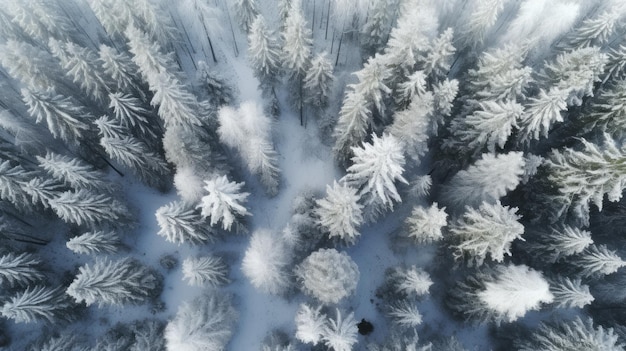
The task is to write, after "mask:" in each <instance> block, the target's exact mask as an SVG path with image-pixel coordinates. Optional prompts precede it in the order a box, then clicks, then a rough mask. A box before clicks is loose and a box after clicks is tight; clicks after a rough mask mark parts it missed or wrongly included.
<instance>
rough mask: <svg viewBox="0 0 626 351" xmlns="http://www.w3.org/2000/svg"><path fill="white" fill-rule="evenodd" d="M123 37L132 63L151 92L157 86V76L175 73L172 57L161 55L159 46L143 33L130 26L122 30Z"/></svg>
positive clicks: (170, 55)
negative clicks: (126, 41)
mask: <svg viewBox="0 0 626 351" xmlns="http://www.w3.org/2000/svg"><path fill="white" fill-rule="evenodd" d="M124 35H125V36H126V39H127V40H128V47H129V51H130V53H131V54H132V61H133V63H134V64H135V65H136V67H137V68H138V69H139V73H140V74H141V77H142V78H143V80H144V81H145V82H146V83H148V85H149V86H150V89H151V90H155V89H154V88H153V87H155V86H156V85H157V81H158V79H159V75H161V74H168V73H170V72H177V70H176V68H175V67H176V63H175V62H174V58H173V55H172V54H171V53H170V54H163V53H162V51H161V46H160V45H159V44H158V43H156V42H154V41H153V40H151V39H150V36H149V35H148V34H146V33H145V32H144V31H142V30H141V29H139V28H137V27H135V26H132V25H130V26H128V27H127V28H125V29H124Z"/></svg>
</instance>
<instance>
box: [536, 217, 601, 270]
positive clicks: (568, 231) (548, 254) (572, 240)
mask: <svg viewBox="0 0 626 351" xmlns="http://www.w3.org/2000/svg"><path fill="white" fill-rule="evenodd" d="M591 244H593V239H592V238H591V232H589V231H587V230H583V229H580V228H576V227H572V226H568V225H566V226H563V228H552V229H551V230H550V232H548V233H541V235H538V236H537V237H536V238H534V240H533V241H532V242H529V243H527V244H526V246H528V249H527V251H528V252H530V253H531V254H533V255H535V256H536V257H538V258H539V259H542V260H545V261H547V262H556V261H558V260H560V259H562V258H564V257H569V256H572V255H575V254H579V253H581V252H583V250H585V249H586V248H587V247H588V246H589V245H591Z"/></svg>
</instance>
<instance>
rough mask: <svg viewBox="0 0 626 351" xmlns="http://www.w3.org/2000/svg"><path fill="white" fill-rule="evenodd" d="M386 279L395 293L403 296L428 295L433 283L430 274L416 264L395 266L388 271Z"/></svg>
mask: <svg viewBox="0 0 626 351" xmlns="http://www.w3.org/2000/svg"><path fill="white" fill-rule="evenodd" d="M386 281H387V284H388V285H389V286H390V288H391V289H392V290H393V291H392V292H393V293H394V294H398V295H399V296H403V297H414V296H422V295H427V294H428V289H430V286H431V285H433V281H432V280H431V278H430V275H428V273H426V272H425V271H424V270H423V269H421V268H417V267H416V266H411V267H408V268H407V267H394V268H392V269H390V270H389V271H388V272H387V275H386Z"/></svg>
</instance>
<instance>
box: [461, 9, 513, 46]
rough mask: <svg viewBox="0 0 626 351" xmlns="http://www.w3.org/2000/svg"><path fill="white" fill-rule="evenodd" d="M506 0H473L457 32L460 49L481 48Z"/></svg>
mask: <svg viewBox="0 0 626 351" xmlns="http://www.w3.org/2000/svg"><path fill="white" fill-rule="evenodd" d="M506 1H507V0H474V1H472V3H471V8H470V10H469V11H467V12H466V17H465V22H464V23H462V25H461V28H459V30H457V33H459V34H460V37H459V40H460V43H461V45H460V47H464V46H474V47H478V46H481V45H482V44H483V42H484V40H485V36H486V35H487V32H488V31H489V30H490V29H491V27H493V25H494V24H496V21H497V20H498V16H500V14H501V13H502V10H503V9H504V4H505V2H506Z"/></svg>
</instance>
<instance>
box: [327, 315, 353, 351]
mask: <svg viewBox="0 0 626 351" xmlns="http://www.w3.org/2000/svg"><path fill="white" fill-rule="evenodd" d="M357 332H358V328H357V322H356V320H355V319H354V312H350V313H349V314H348V315H347V316H345V317H343V316H342V315H341V311H339V309H338V308H336V309H335V318H328V319H327V322H326V325H325V326H324V333H323V335H322V340H323V341H324V344H326V346H328V347H330V348H332V349H333V350H334V351H351V350H352V348H353V346H354V344H356V343H357V341H358V339H357V335H358V334H357Z"/></svg>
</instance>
